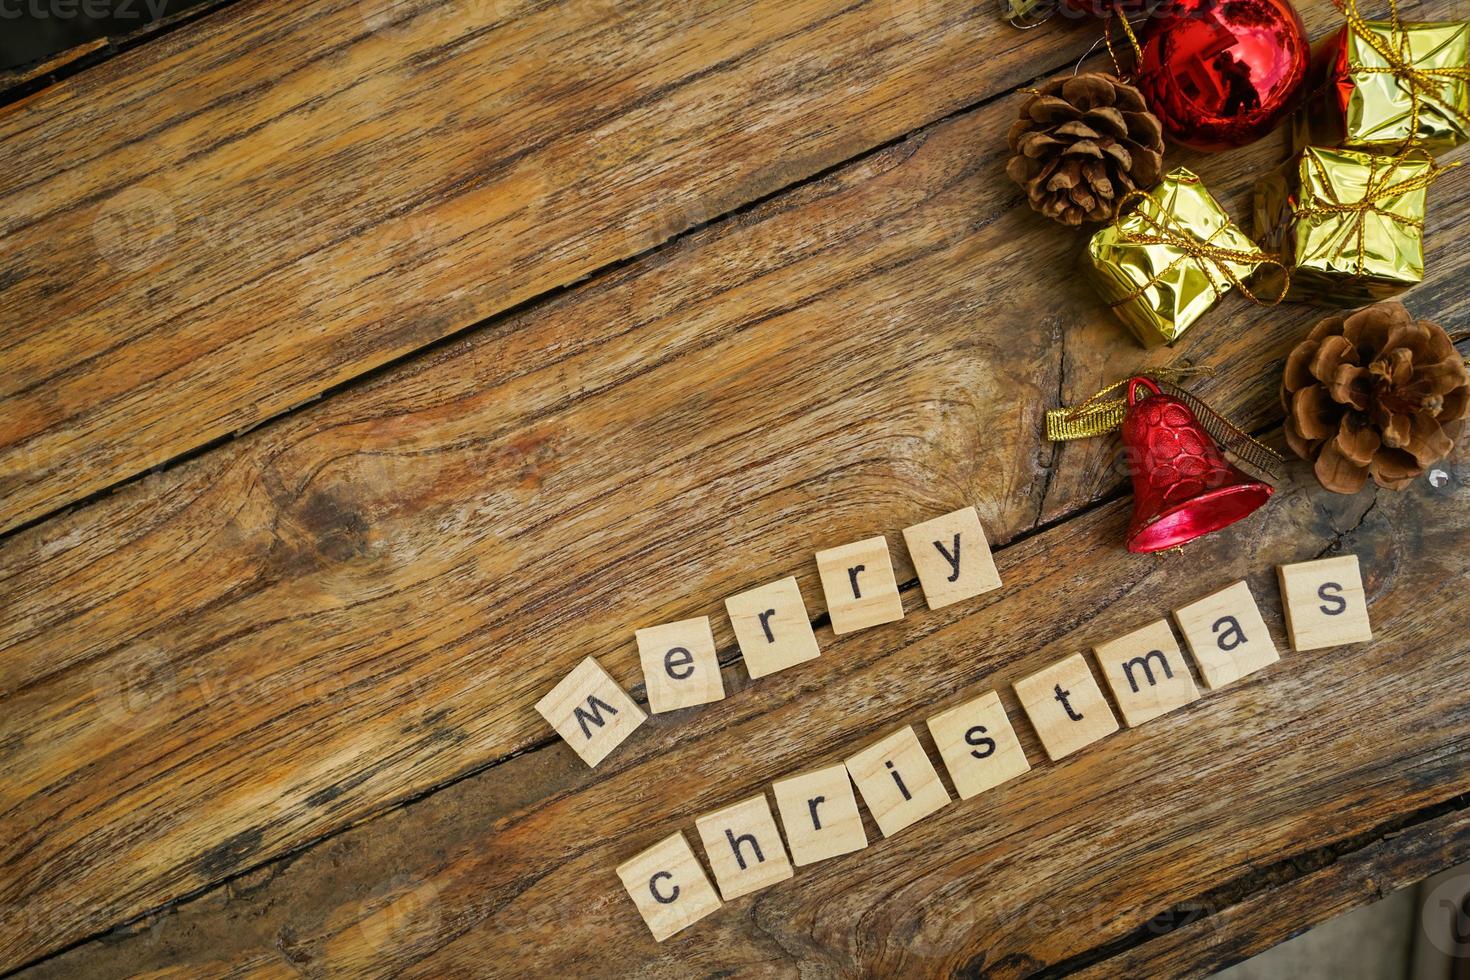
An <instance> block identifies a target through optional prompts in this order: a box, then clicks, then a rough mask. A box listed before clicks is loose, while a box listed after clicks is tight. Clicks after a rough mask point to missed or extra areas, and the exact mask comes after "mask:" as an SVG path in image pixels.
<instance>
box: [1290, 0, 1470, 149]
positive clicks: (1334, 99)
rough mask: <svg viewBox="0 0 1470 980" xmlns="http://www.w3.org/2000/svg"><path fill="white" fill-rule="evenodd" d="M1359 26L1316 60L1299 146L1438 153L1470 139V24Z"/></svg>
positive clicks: (1323, 49) (1337, 37)
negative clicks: (1415, 148) (1469, 76)
mask: <svg viewBox="0 0 1470 980" xmlns="http://www.w3.org/2000/svg"><path fill="white" fill-rule="evenodd" d="M1354 12H1355V11H1354ZM1357 25H1358V26H1357V28H1356V29H1355V28H1354V27H1353V26H1352V24H1351V23H1350V25H1349V26H1347V27H1344V28H1343V29H1342V30H1341V31H1339V32H1338V33H1336V34H1334V35H1332V36H1331V37H1330V38H1329V39H1328V40H1327V41H1326V42H1325V43H1324V44H1323V45H1321V46H1320V47H1319V49H1318V51H1317V54H1316V57H1315V58H1314V59H1313V60H1314V62H1315V63H1314V65H1313V72H1312V77H1313V82H1312V88H1313V95H1312V96H1311V98H1310V99H1309V100H1308V102H1307V105H1306V108H1305V109H1304V110H1303V112H1302V113H1301V114H1299V115H1298V117H1297V126H1296V129H1295V139H1296V146H1297V149H1299V150H1300V149H1304V148H1306V147H1307V146H1309V145H1316V146H1343V147H1347V148H1349V149H1358V150H1369V151H1377V152H1397V151H1399V150H1402V149H1407V148H1409V147H1414V146H1418V147H1422V148H1424V149H1426V150H1428V151H1430V152H1431V153H1436V154H1437V153H1442V152H1444V151H1445V150H1448V149H1450V148H1452V147H1455V146H1458V145H1459V144H1461V143H1463V142H1465V141H1466V140H1467V139H1470V79H1467V75H1470V23H1421V24H1414V23H1407V24H1406V23H1395V22H1394V21H1362V20H1359V21H1357Z"/></svg>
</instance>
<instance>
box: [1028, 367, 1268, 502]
mask: <svg viewBox="0 0 1470 980" xmlns="http://www.w3.org/2000/svg"><path fill="white" fill-rule="evenodd" d="M1214 373H1215V372H1214V369H1213V368H1204V367H1182V368H1167V367H1165V368H1155V369H1153V370H1152V371H1148V372H1146V373H1144V374H1143V376H1144V377H1148V378H1152V379H1153V380H1154V381H1156V382H1157V383H1158V385H1159V388H1161V389H1162V390H1163V391H1164V392H1165V393H1166V394H1169V395H1173V396H1174V397H1175V398H1178V399H1179V400H1180V401H1182V402H1184V403H1185V404H1186V405H1188V406H1189V409H1190V411H1192V412H1194V417H1195V418H1197V419H1199V421H1200V424H1201V425H1202V426H1204V428H1205V431H1206V432H1208V433H1209V434H1210V437H1211V438H1213V439H1214V440H1215V441H1216V442H1218V443H1219V444H1220V445H1221V446H1224V447H1225V448H1226V449H1228V450H1230V451H1231V452H1232V453H1234V454H1235V456H1236V458H1238V459H1240V460H1242V461H1243V462H1246V463H1249V464H1250V465H1251V466H1253V467H1255V468H1256V469H1257V470H1259V471H1260V472H1261V473H1262V474H1265V475H1267V476H1269V477H1271V478H1272V479H1275V478H1276V476H1277V471H1276V468H1277V466H1278V465H1279V464H1280V463H1281V462H1282V459H1281V456H1280V454H1278V453H1277V452H1276V451H1275V450H1274V449H1272V448H1271V447H1270V446H1267V445H1266V444H1265V443H1263V442H1261V441H1260V440H1258V439H1257V438H1255V437H1254V436H1252V435H1251V434H1250V433H1248V432H1246V431H1245V430H1244V429H1242V428H1241V427H1240V426H1238V425H1236V424H1235V423H1234V422H1232V421H1230V420H1229V419H1227V418H1226V417H1225V416H1223V415H1221V414H1220V413H1218V412H1216V411H1215V410H1214V409H1212V408H1210V406H1208V405H1206V404H1205V403H1204V402H1202V401H1200V400H1199V399H1198V398H1196V397H1194V396H1193V395H1191V394H1190V393H1189V392H1187V391H1185V390H1184V389H1183V388H1180V387H1179V386H1178V385H1177V384H1175V383H1174V382H1176V381H1179V380H1182V379H1184V378H1187V377H1192V376H1202V375H1212V374H1214ZM1133 377H1136V376H1130V377H1127V378H1123V379H1121V380H1119V381H1114V382H1113V383H1112V384H1110V385H1108V386H1107V387H1106V388H1103V389H1102V390H1101V391H1099V392H1097V393H1096V394H1094V395H1093V396H1092V397H1090V398H1088V399H1087V400H1086V401H1084V402H1083V403H1082V404H1080V405H1078V406H1077V407H1076V408H1053V409H1050V410H1049V411H1048V412H1047V413H1046V438H1047V439H1048V440H1049V441H1051V442H1067V441H1070V440H1073V439H1087V438H1090V437H1092V436H1100V435H1105V434H1107V433H1109V432H1112V431H1114V430H1116V429H1118V428H1119V427H1121V426H1122V425H1123V419H1124V418H1126V417H1127V415H1128V399H1127V398H1111V397H1109V396H1111V395H1112V394H1113V392H1115V391H1117V390H1118V389H1119V388H1122V387H1123V386H1124V385H1126V384H1128V382H1129V381H1131V380H1132V378H1133Z"/></svg>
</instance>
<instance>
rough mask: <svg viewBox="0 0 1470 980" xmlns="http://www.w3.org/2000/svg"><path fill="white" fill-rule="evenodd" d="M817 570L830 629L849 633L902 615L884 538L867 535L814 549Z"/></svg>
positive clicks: (890, 620) (899, 617)
mask: <svg viewBox="0 0 1470 980" xmlns="http://www.w3.org/2000/svg"><path fill="white" fill-rule="evenodd" d="M817 574H819V575H820V576H821V578H822V591H823V592H824V593H826V596H827V612H828V613H829V614H831V616H832V632H833V633H836V634H838V635H841V634H843V633H851V632H852V631H853V630H860V629H864V628H866V627H868V626H877V625H878V624H879V623H891V622H893V621H894V620H897V619H902V618H903V600H901V599H900V598H899V595H898V583H897V582H895V581H894V579H893V562H892V561H891V560H890V559H889V557H888V541H887V540H886V539H884V538H882V537H877V538H868V539H867V540H866V541H855V542H853V543H852V544H847V545H843V546H842V547H840V548H828V549H827V550H826V551H819V552H817Z"/></svg>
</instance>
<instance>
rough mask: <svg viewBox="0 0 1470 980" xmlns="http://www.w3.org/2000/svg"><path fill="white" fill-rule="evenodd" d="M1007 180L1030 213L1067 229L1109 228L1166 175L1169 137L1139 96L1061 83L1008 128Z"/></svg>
mask: <svg viewBox="0 0 1470 980" xmlns="http://www.w3.org/2000/svg"><path fill="white" fill-rule="evenodd" d="M1007 139H1008V140H1009V141H1010V144H1011V150H1012V152H1014V153H1015V154H1016V155H1015V156H1013V157H1011V160H1010V163H1008V164H1006V173H1008V174H1010V177H1011V179H1012V180H1014V181H1015V182H1016V183H1018V184H1020V185H1021V186H1022V187H1024V188H1026V197H1027V198H1028V199H1029V200H1030V202H1031V207H1033V208H1035V209H1036V210H1037V211H1040V212H1041V213H1042V214H1044V215H1046V216H1047V217H1048V218H1052V219H1055V220H1056V221H1060V222H1061V223H1062V224H1064V225H1080V224H1082V222H1083V221H1108V220H1110V219H1111V218H1112V217H1113V214H1114V213H1115V212H1116V211H1117V208H1118V202H1119V201H1121V200H1122V199H1123V196H1124V195H1125V194H1127V193H1128V192H1129V191H1131V190H1134V189H1135V188H1141V189H1143V190H1148V189H1150V188H1152V187H1153V186H1154V185H1155V184H1157V183H1158V182H1159V178H1160V177H1161V176H1162V175H1163V171H1164V130H1163V127H1162V126H1160V125H1159V120H1158V117H1157V116H1155V115H1154V114H1153V113H1151V112H1149V111H1148V108H1147V107H1146V106H1145V105H1144V102H1143V96H1142V95H1140V94H1139V91H1138V89H1136V88H1134V87H1133V86H1132V85H1129V84H1128V83H1126V82H1122V81H1119V80H1118V79H1116V78H1114V77H1113V76H1112V75H1107V74H1104V73H1102V72H1088V73H1087V74H1085V75H1073V76H1069V77H1066V78H1057V79H1053V80H1052V81H1050V82H1048V83H1047V84H1045V85H1043V86H1042V87H1041V90H1040V91H1039V92H1037V93H1035V94H1034V95H1032V96H1030V97H1029V98H1028V99H1027V100H1026V102H1025V103H1024V104H1023V105H1022V106H1021V118H1019V119H1017V120H1016V121H1015V122H1014V123H1012V124H1011V131H1010V134H1009V135H1008V136H1007Z"/></svg>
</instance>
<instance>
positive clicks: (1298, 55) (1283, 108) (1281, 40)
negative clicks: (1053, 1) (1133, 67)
mask: <svg viewBox="0 0 1470 980" xmlns="http://www.w3.org/2000/svg"><path fill="white" fill-rule="evenodd" d="M1140 40H1141V42H1142V47H1143V57H1142V59H1141V61H1140V63H1139V68H1138V78H1137V85H1138V87H1139V89H1140V90H1142V92H1143V95H1144V98H1145V99H1147V100H1148V106H1149V109H1150V110H1151V111H1152V112H1153V113H1154V114H1155V115H1157V116H1158V117H1159V119H1160V121H1162V122H1163V124H1164V131H1165V132H1166V133H1168V135H1169V136H1170V137H1171V138H1172V139H1173V140H1175V141H1176V142H1178V143H1182V144H1184V145H1185V146H1191V147H1194V148H1196V149H1201V150H1223V149H1228V148H1230V147H1237V146H1244V145H1246V144H1247V143H1251V142H1254V141H1255V140H1258V139H1260V138H1261V137H1262V136H1264V135H1266V133H1267V132H1269V131H1270V130H1271V129H1272V128H1273V127H1274V126H1275V125H1276V124H1277V123H1279V122H1281V120H1282V119H1284V118H1285V117H1286V115H1287V114H1288V113H1290V112H1291V111H1292V110H1294V109H1295V108H1296V106H1297V104H1298V102H1299V101H1300V99H1301V96H1302V94H1303V83H1304V82H1305V81H1306V77H1307V61H1308V55H1309V50H1308V47H1309V46H1308V44H1307V34H1306V30H1305V29H1304V28H1303V27H1302V19H1301V17H1300V16H1299V15H1298V14H1297V12H1296V9H1295V8H1294V7H1292V6H1291V4H1290V3H1288V2H1287V0H1167V2H1166V3H1165V4H1164V5H1163V6H1162V7H1160V8H1159V9H1158V10H1157V11H1155V12H1154V15H1153V16H1152V17H1151V18H1149V20H1148V21H1147V23H1146V24H1145V25H1144V26H1143V31H1142V35H1141V38H1140Z"/></svg>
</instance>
